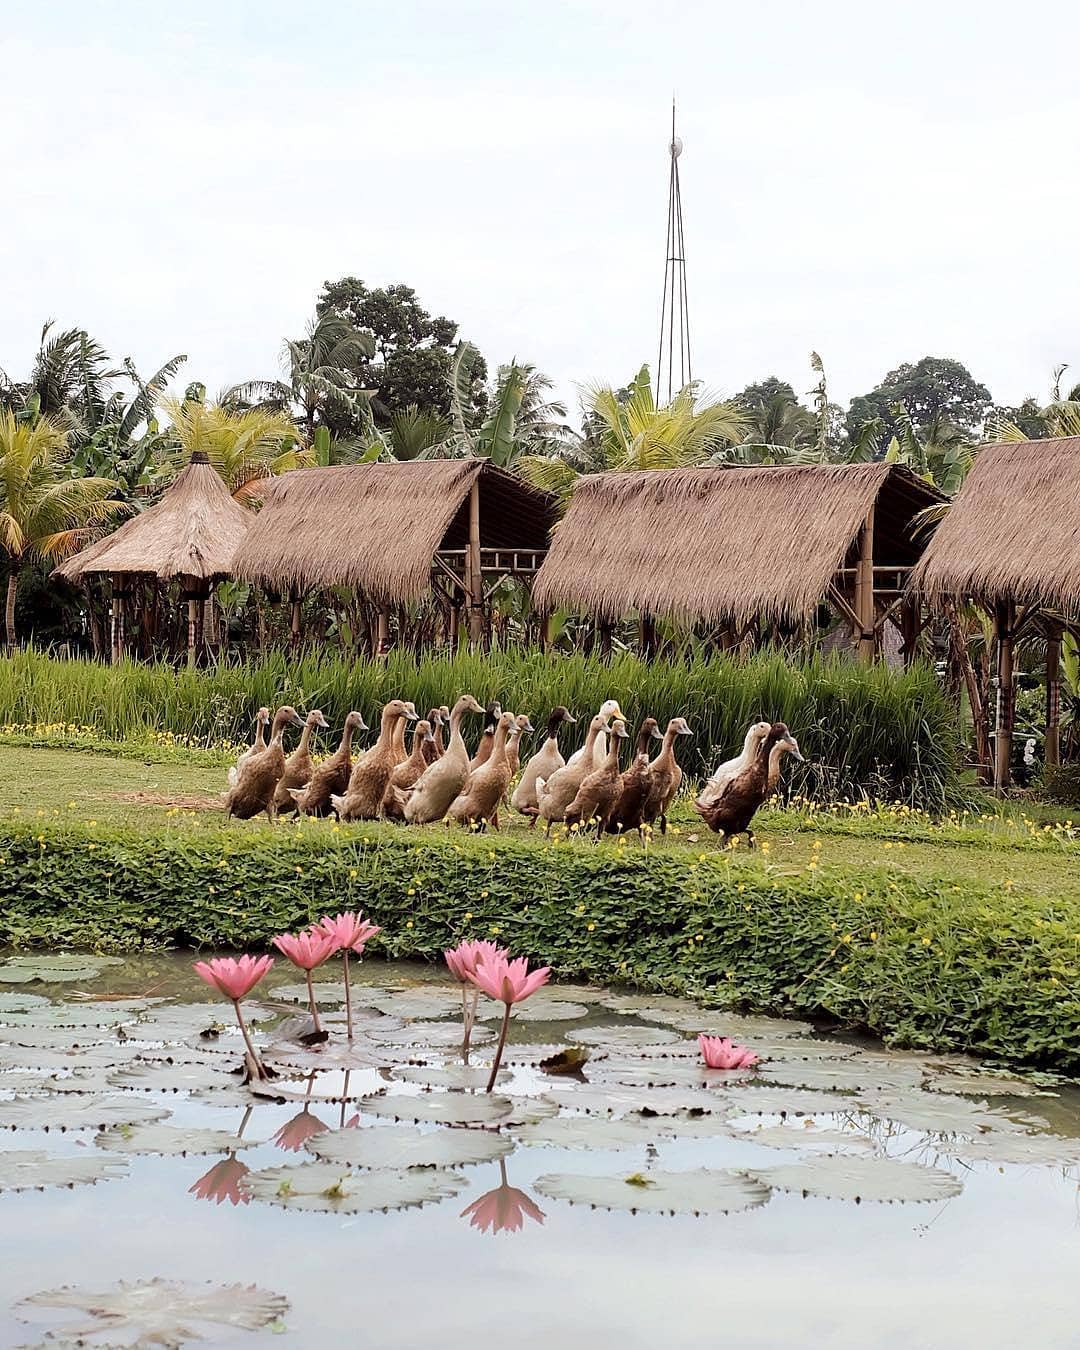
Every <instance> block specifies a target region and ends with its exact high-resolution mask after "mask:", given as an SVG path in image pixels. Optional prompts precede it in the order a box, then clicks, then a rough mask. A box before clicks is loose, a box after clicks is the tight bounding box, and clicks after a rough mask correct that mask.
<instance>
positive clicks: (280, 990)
mask: <svg viewBox="0 0 1080 1350" xmlns="http://www.w3.org/2000/svg"><path fill="white" fill-rule="evenodd" d="M357 997H358V996H357V993H356V990H355V989H354V990H353V1003H354V1008H353V1011H354V1012H355V1011H356V1008H355V1003H356V1001H357ZM262 1002H264V1003H268V1002H274V1003H301V1004H303V1006H304V1007H305V1008H306V1007H307V1006H308V989H307V984H306V983H305V982H304V981H303V980H300V981H299V982H298V983H297V984H279V985H278V986H277V988H276V989H268V990H267V991H266V993H265V995H264V997H263V999H262ZM315 1002H316V1003H317V1004H318V1005H319V1007H320V1009H321V1008H323V1007H326V1008H334V1007H337V1006H338V1005H339V1004H341V1003H344V1002H345V985H344V983H343V981H341V980H316V981H315Z"/></svg>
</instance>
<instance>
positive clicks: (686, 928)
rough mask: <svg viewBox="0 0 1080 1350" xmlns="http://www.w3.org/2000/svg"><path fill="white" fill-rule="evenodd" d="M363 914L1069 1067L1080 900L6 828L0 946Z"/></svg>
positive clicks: (441, 941) (525, 857)
mask: <svg viewBox="0 0 1080 1350" xmlns="http://www.w3.org/2000/svg"><path fill="white" fill-rule="evenodd" d="M357 907H359V908H362V909H363V910H364V911H365V912H366V913H369V914H370V915H371V916H372V918H373V919H374V920H375V921H376V922H378V923H380V924H381V925H382V927H383V930H384V933H383V936H382V937H380V939H379V940H378V943H379V946H380V947H381V950H382V951H384V952H385V953H386V955H388V956H391V957H423V958H427V959H436V958H437V957H438V955H439V953H440V952H441V951H442V950H443V949H444V948H445V947H447V946H450V945H452V944H454V943H456V942H457V941H458V940H459V939H460V938H462V937H466V936H474V937H493V938H498V939H499V940H500V941H501V942H504V943H506V944H507V945H508V946H509V947H511V948H512V949H513V950H514V951H515V952H518V953H520V954H522V955H527V956H528V957H530V958H531V959H534V960H537V961H543V962H545V963H550V964H552V965H553V966H555V967H556V969H557V971H558V973H559V974H560V975H562V976H564V977H569V976H576V977H582V978H586V979H592V980H599V981H615V982H619V981H622V982H626V983H628V984H634V985H637V986H639V987H642V988H645V989H649V990H657V991H669V992H673V993H686V994H690V995H691V996H693V997H697V998H700V999H702V1000H703V1001H705V1002H707V1003H709V1004H711V1005H714V1006H716V1007H717V1008H727V1007H741V1008H750V1009H754V1010H759V1011H773V1012H782V1013H792V1014H800V1015H822V1016H826V1017H828V1018H831V1019H835V1021H837V1022H839V1023H840V1024H842V1025H844V1026H848V1027H866V1028H869V1029H870V1030H872V1031H875V1032H877V1033H880V1034H883V1035H885V1036H887V1037H888V1038H890V1039H891V1040H893V1041H894V1042H896V1043H898V1044H903V1045H913V1046H921V1047H924V1048H935V1049H939V1050H967V1051H975V1052H978V1053H981V1054H985V1055H990V1056H993V1057H996V1058H998V1059H1001V1060H1003V1061H1013V1062H1017V1063H1029V1064H1037V1065H1041V1066H1043V1067H1046V1068H1054V1069H1058V1070H1061V1071H1076V1070H1077V1069H1080V1000H1078V998H1077V995H1076V992H1075V990H1076V955H1075V954H1076V943H1077V941H1080V906H1078V905H1077V904H1076V903H1075V902H1043V901H1034V900H1032V899H1028V898H1025V897H1023V896H1019V895H1015V894H1013V893H1011V892H1010V891H1008V890H1006V889H1004V888H988V887H984V886H979V885H975V884H964V885H956V884H952V883H951V882H949V883H946V882H944V881H942V882H926V881H915V880H909V879H905V880H904V881H903V884H902V885H900V884H898V881H897V879H896V878H895V877H893V876H892V875H890V874H889V873H888V872H885V871H877V870H874V871H867V872H861V871H860V872H854V871H850V870H840V869H813V868H807V869H806V870H805V871H802V872H800V873H799V874H797V875H795V876H785V875H781V874H779V873H776V872H774V871H771V870H769V869H764V868H762V867H760V866H759V865H758V864H756V863H744V862H741V861H738V860H737V859H733V858H732V857H731V855H730V854H723V853H710V854H705V853H702V854H672V853H667V854H655V855H649V856H643V855H641V854H640V853H637V852H636V851H634V852H631V851H630V850H629V849H628V848H623V849H620V848H618V847H616V846H615V845H601V846H599V847H594V846H592V845H584V844H580V843H577V842H563V843H561V844H558V845H556V846H552V847H549V848H544V847H537V846H536V845H535V844H533V843H522V842H517V841H510V840H497V841H489V840H488V839H486V838H482V837H468V836H465V837H463V838H459V839H456V840H455V839H453V838H450V837H447V838H443V837H440V836H438V835H434V836H433V835H424V836H423V837H420V838H418V837H417V836H415V835H408V834H406V833H404V832H396V831H394V830H392V829H389V828H381V829H379V828H373V829H372V830H371V831H370V833H352V832H346V831H343V830H342V831H335V830H334V828H333V827H332V826H329V825H327V824H312V825H306V826H303V827H301V828H299V829H296V830H289V831H285V830H279V831H277V832H276V833H273V832H271V831H269V830H268V829H265V828H261V827H260V828H254V829H251V830H245V831H243V832H239V831H238V832H236V833H235V834H232V833H230V834H224V833H222V832H221V831H215V830H208V829H204V828H200V827H198V826H197V825H195V824H186V825H182V826H180V827H177V828H170V829H166V830H162V831H161V832H158V833H146V832H135V831H132V830H127V829H121V828H115V829H109V830H104V831H103V830H94V831H91V830H90V829H89V828H87V827H86V826H82V825H76V824H62V823H46V824H44V825H42V824H38V825H34V824H31V823H29V822H27V823H25V824H18V823H10V822H8V823H6V824H5V825H4V826H3V827H2V832H0V942H9V943H12V944H14V945H16V946H26V945H33V944H35V943H42V944H48V945H49V946H54V947H55V946H57V945H75V946H84V947H91V948H101V949H109V948H120V949H124V948H135V947H139V946H146V945H149V946H168V945H175V944H181V945H195V946H215V947H234V948H238V947H249V946H256V947H258V946H265V945H266V944H267V942H268V940H269V938H270V936H271V935H272V934H274V933H277V932H280V931H282V930H283V929H295V928H296V927H298V926H300V925H302V924H305V923H307V922H308V921H310V920H312V919H314V918H317V917H319V916H321V915H322V914H323V913H326V912H327V911H333V910H337V909H344V908H357ZM702 1021H703V1026H704V1025H706V1024H707V1023H708V1022H709V1021H714V1022H715V1024H716V1026H717V1027H718V1028H722V1025H723V1023H722V1018H719V1017H717V1018H714V1019H710V1018H709V1017H708V1015H703V1018H702Z"/></svg>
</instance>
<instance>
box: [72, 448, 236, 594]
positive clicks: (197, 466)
mask: <svg viewBox="0 0 1080 1350" xmlns="http://www.w3.org/2000/svg"><path fill="white" fill-rule="evenodd" d="M253 519H254V517H253V516H252V514H251V512H250V511H248V510H245V508H244V507H242V506H240V505H239V504H238V503H237V502H235V501H234V500H233V498H232V496H231V495H230V493H229V489H228V488H227V487H226V486H225V484H224V483H223V482H222V480H221V477H220V475H219V474H218V473H217V472H216V471H215V470H214V469H213V468H211V466H210V464H209V461H208V460H207V458H206V456H205V455H203V454H200V453H198V452H196V453H195V454H193V455H192V456H191V461H190V463H188V464H187V465H186V466H185V468H184V469H183V470H182V471H181V473H180V474H179V475H178V476H177V478H176V481H175V482H174V483H173V484H172V485H171V486H170V487H169V488H168V489H167V490H166V491H165V493H164V495H163V496H162V498H161V501H159V502H157V503H156V504H155V505H154V506H151V507H148V508H147V510H145V511H142V512H140V513H139V514H138V515H137V516H132V517H131V519H130V520H127V521H125V522H124V524H123V525H121V526H120V528H119V529H118V530H115V531H114V532H113V533H112V534H110V535H107V536H106V537H105V538H104V539H99V540H98V541H97V542H96V543H94V544H90V545H89V546H88V547H87V548H84V549H82V550H81V551H80V552H79V553H76V554H74V555H73V556H72V557H70V558H68V559H67V560H66V561H65V562H63V563H61V564H60V566H59V567H58V568H57V569H56V571H55V573H54V575H55V576H59V577H63V578H64V579H65V580H67V581H79V580H81V579H82V578H83V577H86V576H89V575H92V574H94V573H101V572H105V573H109V574H111V575H113V576H119V575H140V574H141V575H149V576H155V577H159V578H161V580H163V581H169V580H171V579H172V578H173V577H190V578H194V579H196V580H199V581H209V580H212V579H213V578H215V577H225V576H229V575H230V574H231V572H232V565H233V558H234V556H235V554H236V550H237V549H238V548H239V546H240V544H241V542H242V541H243V538H244V535H245V534H246V533H247V531H248V527H249V526H250V525H251V523H252V520H253Z"/></svg>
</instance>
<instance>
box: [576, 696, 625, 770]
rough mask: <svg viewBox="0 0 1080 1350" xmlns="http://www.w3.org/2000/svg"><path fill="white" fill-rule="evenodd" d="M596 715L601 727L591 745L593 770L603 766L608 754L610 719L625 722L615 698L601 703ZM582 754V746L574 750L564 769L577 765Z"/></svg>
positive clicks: (583, 749)
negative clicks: (616, 718) (619, 719)
mask: <svg viewBox="0 0 1080 1350" xmlns="http://www.w3.org/2000/svg"><path fill="white" fill-rule="evenodd" d="M596 715H597V717H599V718H600V721H601V723H602V724H603V725H602V726H601V728H600V734H599V735H598V736H597V738H596V740H595V742H594V743H593V748H592V767H593V768H594V769H599V768H601V767H602V766H603V763H604V761H605V760H606V759H607V752H608V734H607V729H608V727H609V726H610V724H611V719H612V718H613V717H619V718H621V719H622V720H623V721H624V722H625V721H626V716H625V714H624V713H623V710H622V709H621V708H620V707H619V700H618V699H617V698H609V699H608V700H607V701H606V702H604V703H601V705H600V711H599V712H598V713H597V714H596ZM585 744H586V745H587V744H588V742H587V741H586V743H585ZM584 754H585V746H584V745H583V746H582V747H581V749H580V750H575V751H574V753H573V754H572V755H571V756H570V758H569V759H568V760H567V761H566V767H567V768H570V767H571V766H572V765H574V764H577V763H579V762H580V760H581V757H582V756H583V755H584Z"/></svg>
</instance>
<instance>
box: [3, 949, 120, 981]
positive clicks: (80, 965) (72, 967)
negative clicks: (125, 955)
mask: <svg viewBox="0 0 1080 1350" xmlns="http://www.w3.org/2000/svg"><path fill="white" fill-rule="evenodd" d="M123 964H124V963H123V961H122V960H121V959H120V957H118V956H74V955H73V956H12V957H9V958H8V960H7V961H5V962H4V964H3V965H0V984H34V983H40V984H61V983H64V982H66V981H70V980H93V979H96V978H97V976H98V975H100V974H101V972H102V971H103V970H105V969H106V967H108V966H122V965H123Z"/></svg>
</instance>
